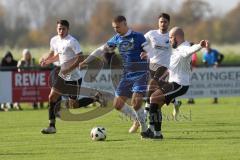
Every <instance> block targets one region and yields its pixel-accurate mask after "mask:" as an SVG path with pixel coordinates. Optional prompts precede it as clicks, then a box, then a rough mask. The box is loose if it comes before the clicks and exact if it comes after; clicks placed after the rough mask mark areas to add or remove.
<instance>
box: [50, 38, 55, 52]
mask: <svg viewBox="0 0 240 160" xmlns="http://www.w3.org/2000/svg"><path fill="white" fill-rule="evenodd" d="M50 51H53V52H54V51H55V48H54V39H53V38H52V39H51V40H50Z"/></svg>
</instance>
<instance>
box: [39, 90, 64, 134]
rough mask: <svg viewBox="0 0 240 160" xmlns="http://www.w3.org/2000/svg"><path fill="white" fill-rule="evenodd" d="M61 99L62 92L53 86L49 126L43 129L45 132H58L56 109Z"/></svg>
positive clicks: (50, 97) (50, 98)
mask: <svg viewBox="0 0 240 160" xmlns="http://www.w3.org/2000/svg"><path fill="white" fill-rule="evenodd" d="M60 101H61V94H60V93H58V92H56V91H55V90H54V89H53V88H52V89H51V92H50V94H49V108H48V118H49V126H48V127H47V128H44V129H42V131H41V132H42V133H43V134H52V133H56V126H55V124H56V110H57V106H58V103H60Z"/></svg>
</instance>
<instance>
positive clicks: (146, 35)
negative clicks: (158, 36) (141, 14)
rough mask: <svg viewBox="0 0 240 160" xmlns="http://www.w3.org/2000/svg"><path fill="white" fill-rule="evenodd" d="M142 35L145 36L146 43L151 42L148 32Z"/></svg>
mask: <svg viewBox="0 0 240 160" xmlns="http://www.w3.org/2000/svg"><path fill="white" fill-rule="evenodd" d="M144 37H145V39H146V41H147V42H148V43H150V42H151V40H150V32H147V33H145V34H144Z"/></svg>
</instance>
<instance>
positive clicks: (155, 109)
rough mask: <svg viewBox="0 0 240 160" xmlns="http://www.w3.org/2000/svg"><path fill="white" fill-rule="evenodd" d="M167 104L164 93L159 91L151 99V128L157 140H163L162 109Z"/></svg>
mask: <svg viewBox="0 0 240 160" xmlns="http://www.w3.org/2000/svg"><path fill="white" fill-rule="evenodd" d="M164 103H165V96H164V94H163V92H162V91H161V90H160V89H158V90H156V91H155V92H154V93H153V94H152V95H151V98H150V111H149V126H150V129H151V130H154V137H153V138H157V139H162V138H163V136H162V134H161V129H162V112H161V107H162V106H163V104H164Z"/></svg>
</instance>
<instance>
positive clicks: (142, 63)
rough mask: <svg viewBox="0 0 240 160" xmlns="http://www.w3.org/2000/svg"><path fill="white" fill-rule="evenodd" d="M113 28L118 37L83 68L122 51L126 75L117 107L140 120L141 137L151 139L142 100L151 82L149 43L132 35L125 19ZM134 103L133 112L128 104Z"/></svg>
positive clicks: (117, 93)
mask: <svg viewBox="0 0 240 160" xmlns="http://www.w3.org/2000/svg"><path fill="white" fill-rule="evenodd" d="M112 27H113V29H114V30H115V32H116V33H117V34H116V35H114V36H113V37H112V38H110V39H109V40H108V41H107V43H106V44H104V45H103V46H101V47H99V48H98V49H96V50H94V51H93V52H92V53H91V54H90V56H88V57H87V58H86V59H85V60H84V61H83V62H82V63H81V64H80V67H81V66H83V65H86V64H88V63H89V62H90V61H92V60H93V59H95V58H96V57H102V56H103V55H104V53H105V52H109V51H113V50H114V49H115V48H118V51H119V53H120V55H121V58H122V61H123V75H122V77H121V80H120V82H119V84H118V86H117V88H116V91H115V98H114V102H113V105H114V107H115V108H116V109H117V110H118V111H120V112H122V113H124V114H125V115H127V116H129V117H131V118H133V119H136V120H137V121H138V122H139V123H140V126H141V136H142V138H145V137H146V136H145V135H147V126H146V122H145V114H144V109H143V108H142V107H141V106H142V99H143V96H144V95H145V92H146V89H147V82H148V63H147V60H144V59H141V57H140V54H141V52H143V45H144V43H145V42H146V39H145V37H144V35H143V34H141V33H138V32H135V31H132V30H131V29H129V28H128V26H127V21H126V18H125V17H124V16H121V15H120V16H117V17H115V18H114V19H113V21H112ZM128 98H132V99H131V105H132V106H133V109H134V110H133V109H132V108H131V107H129V106H128V105H127V104H126V101H127V99H128Z"/></svg>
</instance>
